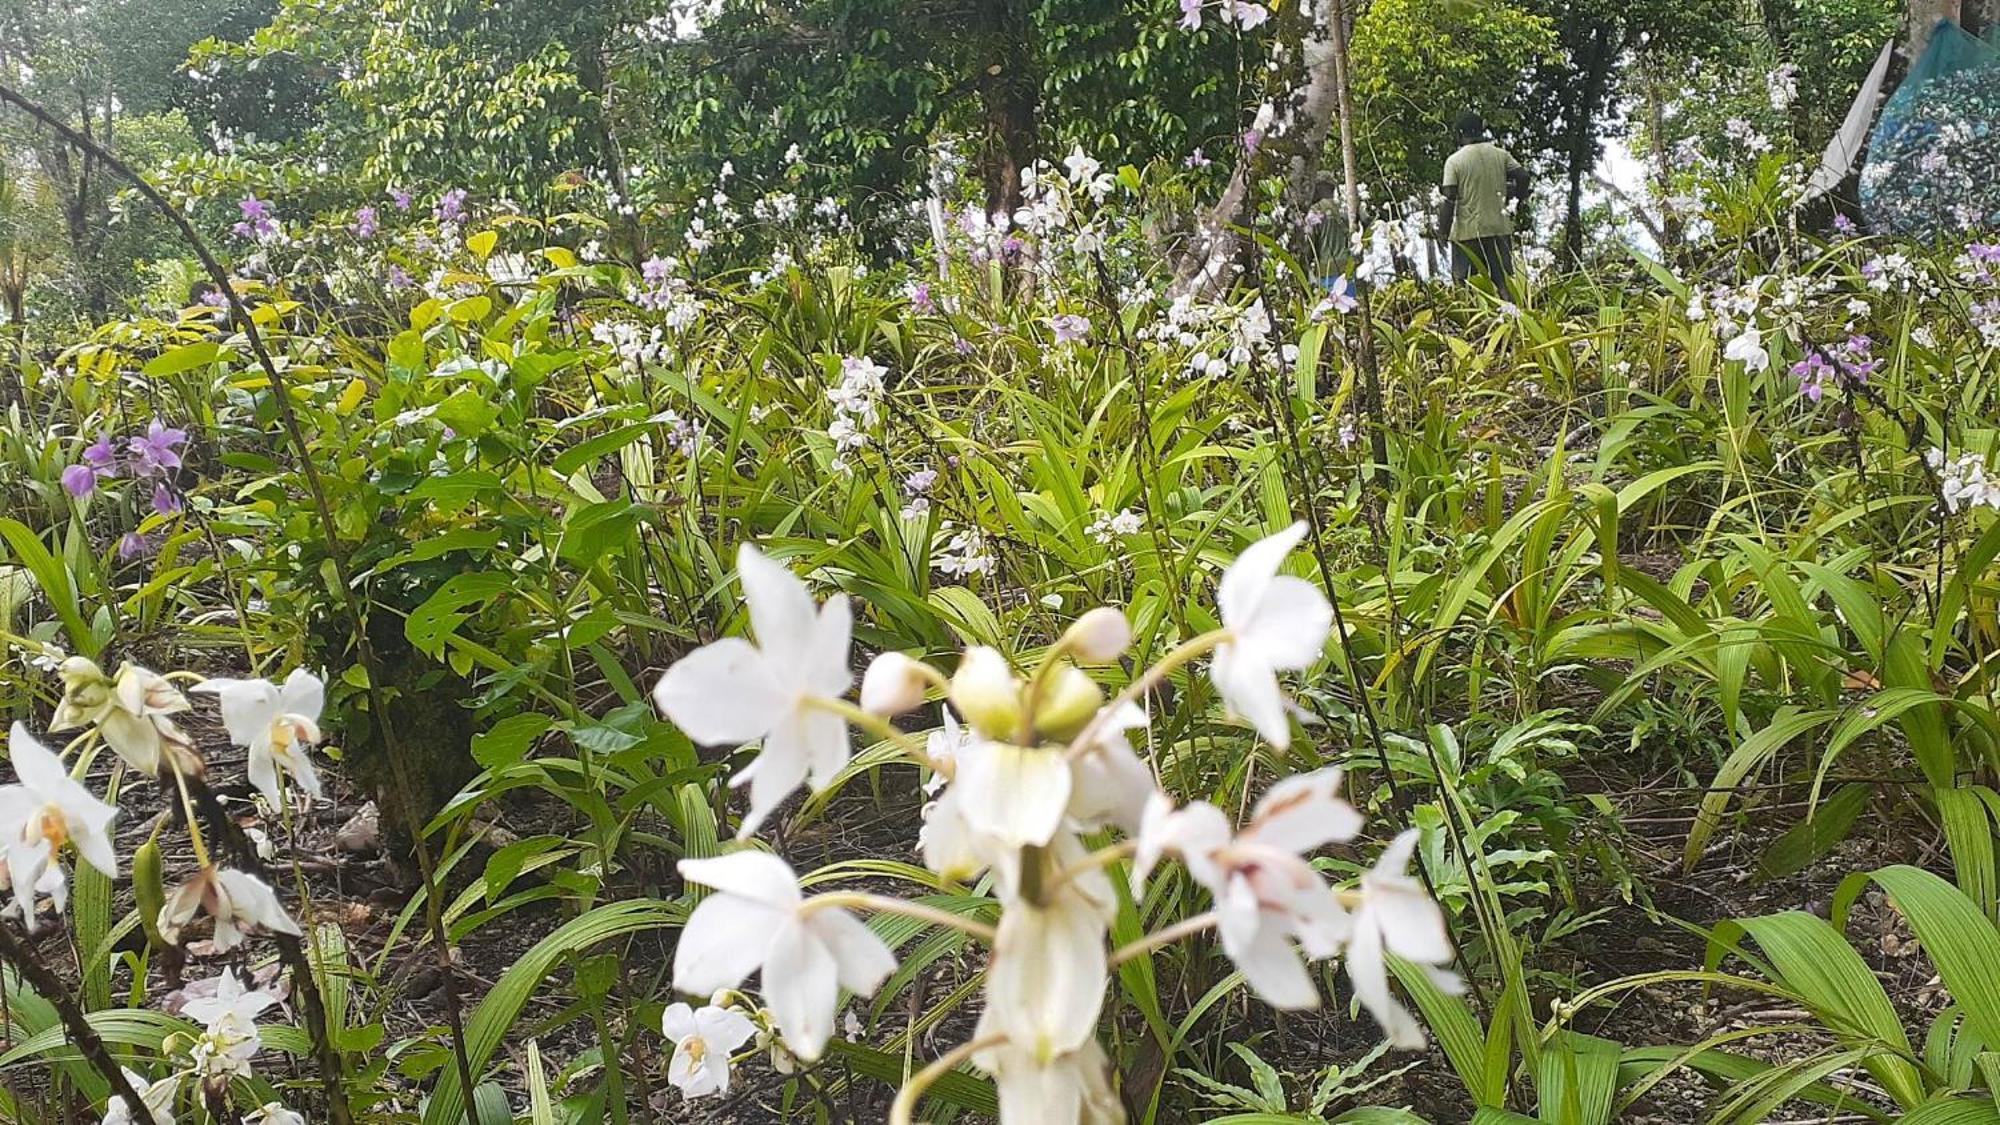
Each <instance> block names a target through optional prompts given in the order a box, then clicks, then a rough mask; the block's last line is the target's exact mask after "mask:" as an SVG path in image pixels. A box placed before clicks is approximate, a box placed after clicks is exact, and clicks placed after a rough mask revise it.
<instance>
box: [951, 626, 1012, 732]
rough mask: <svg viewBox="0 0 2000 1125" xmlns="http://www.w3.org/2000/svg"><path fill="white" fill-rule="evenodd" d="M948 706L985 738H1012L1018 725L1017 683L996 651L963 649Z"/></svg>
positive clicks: (1004, 660)
mask: <svg viewBox="0 0 2000 1125" xmlns="http://www.w3.org/2000/svg"><path fill="white" fill-rule="evenodd" d="M951 705H952V707H953V708H954V709H956V710H957V711H958V713H959V714H961V715H963V716H965V720H966V722H968V723H971V724H972V728H973V729H974V730H976V731H978V732H979V733H980V734H983V735H985V736H986V737H988V738H1012V737H1014V735H1015V732H1016V731H1018V730H1019V729H1020V726H1021V681H1020V680H1019V679H1018V678H1016V677H1015V675H1014V670H1013V669H1012V668H1009V667H1008V666H1007V658H1006V657H1004V656H1001V655H1000V653H999V651H998V650H996V649H991V648H987V647H986V646H984V645H975V646H973V647H972V648H969V649H966V650H965V656H964V657H963V658H962V659H961V660H960V661H959V663H958V672H957V674H955V675H953V676H952V678H951Z"/></svg>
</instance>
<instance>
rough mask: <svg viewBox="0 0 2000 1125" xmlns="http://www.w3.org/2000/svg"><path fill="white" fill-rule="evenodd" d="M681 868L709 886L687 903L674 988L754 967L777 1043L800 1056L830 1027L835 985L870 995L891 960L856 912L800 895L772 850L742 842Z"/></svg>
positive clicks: (817, 1046) (704, 988) (812, 1055)
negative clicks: (693, 903) (780, 1039)
mask: <svg viewBox="0 0 2000 1125" xmlns="http://www.w3.org/2000/svg"><path fill="white" fill-rule="evenodd" d="M680 873H681V876H682V878H685V879H686V880H688V881H689V882H691V883H700V884H701V885H703V886H707V887H713V888H715V891H716V893H714V894H711V895H709V896H708V897H707V898H705V899H703V900H702V901H701V905H700V906H697V907H695V909H694V913H693V914H692V915H690V916H689V917H688V921H687V926H686V927H685V928H684V929H682V931H681V938H680V944H679V945H678V946H677V947H676V948H675V949H674V988H675V989H677V990H679V991H681V992H685V993H689V994H692V995H697V996H710V995H713V994H714V993H715V992H716V991H718V990H720V989H724V988H733V987H735V986H736V985H738V984H741V983H742V981H743V978H745V977H747V976H749V975H750V974H751V973H753V972H757V971H758V970H762V972H763V993H764V1003H765V1004H766V1005H767V1006H768V1007H769V1008H770V1010H771V1015H772V1017H773V1018H774V1019H775V1020H776V1021H777V1025H778V1030H779V1031H780V1032H782V1033H783V1035H784V1037H785V1045H786V1046H787V1047H789V1048H791V1050H792V1053H793V1054H795V1055H797V1056H798V1057H799V1058H801V1059H803V1060H805V1061H807V1062H812V1061H814V1060H816V1059H818V1058H819V1056H820V1053H821V1052H822V1051H824V1050H825V1049H826V1041H827V1040H828V1039H829V1038H831V1037H832V1036H833V1016H834V1010H835V1007H836V1005H837V1004H838V1003H839V1000H840V990H841V989H842V988H845V989H847V990H848V991H850V992H853V993H855V994H856V995H859V996H866V995H869V994H870V993H872V992H874V991H875V989H876V987H877V986H879V985H880V984H881V983H882V981H883V980H884V979H885V978H887V977H888V975H889V974H890V973H892V972H894V971H895V969H896V955H895V954H894V953H891V952H890V951H889V947H888V946H887V945H885V944H883V942H882V939H881V938H879V937H876V936H875V933H874V931H872V930H870V929H869V928H868V927H867V926H865V925H863V924H862V923H861V920H860V919H858V918H856V917H854V915H852V914H849V913H848V912H847V911H845V910H842V909H839V908H837V907H824V908H816V907H814V906H812V904H810V903H808V902H807V901H806V900H805V897H804V895H802V894H801V893H800V891H799V880H798V876H797V875H795V874H794V873H793V872H792V869H791V866H790V865H789V864H787V863H786V862H785V861H784V860H782V859H779V858H778V857H777V856H774V855H770V854H768V853H765V852H759V851H740V852H731V853H730V854H728V855H725V856H718V857H716V858H714V859H684V860H682V861H681V862H680Z"/></svg>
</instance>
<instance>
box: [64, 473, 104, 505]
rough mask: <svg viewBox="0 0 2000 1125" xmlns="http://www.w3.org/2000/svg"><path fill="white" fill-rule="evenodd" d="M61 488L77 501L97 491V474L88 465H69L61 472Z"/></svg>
mask: <svg viewBox="0 0 2000 1125" xmlns="http://www.w3.org/2000/svg"><path fill="white" fill-rule="evenodd" d="M62 486H63V489H64V490H65V491H67V492H68V493H69V494H70V495H71V496H74V497H76V498H77V499H78V500H81V499H83V498H84V497H86V496H88V495H90V494H91V493H93V492H96V491H97V473H96V472H95V471H93V470H92V469H91V467H90V466H89V465H71V466H70V467H69V468H67V469H64V470H63V471H62Z"/></svg>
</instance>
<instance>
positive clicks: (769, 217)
mask: <svg viewBox="0 0 2000 1125" xmlns="http://www.w3.org/2000/svg"><path fill="white" fill-rule="evenodd" d="M750 217H751V218H753V219H756V220H758V221H759V222H765V223H789V222H791V221H792V220H793V219H796V218H798V217H799V197H798V196H796V195H793V194H792V193H791V192H789V191H782V192H779V191H774V192H771V193H770V194H768V195H765V196H763V197H761V198H759V199H758V200H757V201H756V202H754V203H752V204H750Z"/></svg>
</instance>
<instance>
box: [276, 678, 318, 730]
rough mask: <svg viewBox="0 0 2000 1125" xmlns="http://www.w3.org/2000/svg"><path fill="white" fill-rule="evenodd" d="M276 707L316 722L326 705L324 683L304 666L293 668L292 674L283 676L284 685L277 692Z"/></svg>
mask: <svg viewBox="0 0 2000 1125" xmlns="http://www.w3.org/2000/svg"><path fill="white" fill-rule="evenodd" d="M278 707H279V709H280V710H281V711H282V712H283V713H284V714H287V715H297V716H299V717H300V718H302V719H311V720H312V721H313V722H315V723H317V722H319V715H320V712H321V711H322V710H324V709H325V707H326V684H325V683H323V682H322V681H321V680H320V678H319V677H318V676H315V675H313V674H312V673H311V672H308V671H306V670H305V669H304V668H294V669H292V674H291V675H289V676H286V677H285V686H284V688H283V689H282V690H281V691H280V692H279V693H278Z"/></svg>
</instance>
